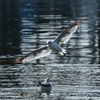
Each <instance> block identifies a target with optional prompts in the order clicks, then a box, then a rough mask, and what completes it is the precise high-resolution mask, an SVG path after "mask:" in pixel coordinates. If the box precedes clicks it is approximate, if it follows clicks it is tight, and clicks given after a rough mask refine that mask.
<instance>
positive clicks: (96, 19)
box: [0, 0, 100, 100]
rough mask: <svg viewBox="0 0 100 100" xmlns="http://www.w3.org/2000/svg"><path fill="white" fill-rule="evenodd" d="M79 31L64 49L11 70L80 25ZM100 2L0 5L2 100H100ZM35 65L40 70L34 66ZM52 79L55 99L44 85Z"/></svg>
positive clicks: (36, 0) (10, 1) (34, 0)
mask: <svg viewBox="0 0 100 100" xmlns="http://www.w3.org/2000/svg"><path fill="white" fill-rule="evenodd" d="M77 18H81V19H82V23H81V25H80V27H79V28H78V31H77V32H76V33H74V34H73V36H72V38H71V39H70V41H69V42H68V43H67V44H64V45H63V47H64V48H65V49H67V50H68V51H69V52H68V53H67V55H66V56H64V57H59V56H58V55H57V54H56V53H55V52H52V54H51V55H50V56H48V57H45V58H42V59H39V60H37V61H34V62H33V64H17V65H15V66H14V65H8V64H7V62H8V61H9V59H11V58H16V57H18V56H22V55H24V54H27V53H29V52H30V51H32V50H34V49H36V48H38V47H41V46H44V45H45V44H46V41H48V40H53V39H54V38H55V37H56V36H58V35H59V34H60V32H61V31H62V30H63V29H64V28H66V27H67V26H68V25H70V23H72V22H74V20H75V19H77ZM99 39H100V1H99V0H0V64H2V65H0V100H6V99H7V100H17V99H18V100H100V65H99V63H100V62H99V60H100V40H99ZM34 64H35V65H34ZM47 77H50V79H51V84H52V87H53V89H52V92H51V94H50V96H47V95H46V94H42V95H41V97H40V96H39V94H38V93H39V90H40V87H39V86H38V82H39V81H43V80H44V79H45V78H47Z"/></svg>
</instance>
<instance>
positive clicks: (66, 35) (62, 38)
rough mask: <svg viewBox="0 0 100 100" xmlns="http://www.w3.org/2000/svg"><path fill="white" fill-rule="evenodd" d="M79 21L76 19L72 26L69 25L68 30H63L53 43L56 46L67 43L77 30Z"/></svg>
mask: <svg viewBox="0 0 100 100" xmlns="http://www.w3.org/2000/svg"><path fill="white" fill-rule="evenodd" d="M80 22H81V20H80V19H77V20H76V21H75V22H74V23H73V24H71V25H70V26H69V27H68V28H65V29H64V30H63V31H62V32H61V34H60V35H59V36H58V37H57V38H55V40H54V41H55V42H56V43H58V44H63V43H65V42H68V41H69V39H70V38H71V36H72V34H73V33H74V32H75V31H76V30H77V28H78V26H79V24H80Z"/></svg>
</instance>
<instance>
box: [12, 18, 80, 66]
mask: <svg viewBox="0 0 100 100" xmlns="http://www.w3.org/2000/svg"><path fill="white" fill-rule="evenodd" d="M80 22H81V20H80V19H77V20H76V21H75V22H74V23H72V24H71V25H70V26H69V27H67V28H65V29H64V30H63V31H62V32H61V34H59V35H58V36H57V37H56V38H55V39H54V40H53V41H49V42H48V43H47V45H46V46H44V47H41V48H38V49H36V50H34V51H32V52H30V53H28V54H27V55H25V56H22V57H20V58H16V59H14V60H13V64H17V63H29V62H32V61H33V60H36V59H39V58H42V57H45V56H48V55H49V54H50V53H51V51H55V52H57V53H58V54H60V55H64V54H65V53H66V50H65V49H64V48H62V47H61V44H64V43H66V42H68V41H69V39H70V38H71V36H72V34H73V33H74V32H76V30H77V28H78V26H79V24H80Z"/></svg>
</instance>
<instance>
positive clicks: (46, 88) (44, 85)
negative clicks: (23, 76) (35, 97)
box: [39, 78, 52, 94]
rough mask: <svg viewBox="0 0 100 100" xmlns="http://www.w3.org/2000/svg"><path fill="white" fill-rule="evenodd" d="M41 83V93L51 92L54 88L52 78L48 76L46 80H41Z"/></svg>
mask: <svg viewBox="0 0 100 100" xmlns="http://www.w3.org/2000/svg"><path fill="white" fill-rule="evenodd" d="M39 85H40V87H41V91H40V94H41V93H47V94H50V92H51V90H52V86H51V84H50V79H49V78H46V79H45V81H44V83H41V82H39Z"/></svg>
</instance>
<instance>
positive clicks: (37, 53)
mask: <svg viewBox="0 0 100 100" xmlns="http://www.w3.org/2000/svg"><path fill="white" fill-rule="evenodd" d="M50 53H51V50H50V49H49V48H48V46H44V47H41V48H39V49H36V50H34V51H32V52H31V53H29V54H27V55H25V56H23V57H20V58H16V59H14V60H13V62H12V63H13V64H17V63H21V62H22V63H28V62H31V61H33V60H35V59H39V58H41V57H45V56H48V55H49V54H50Z"/></svg>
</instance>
